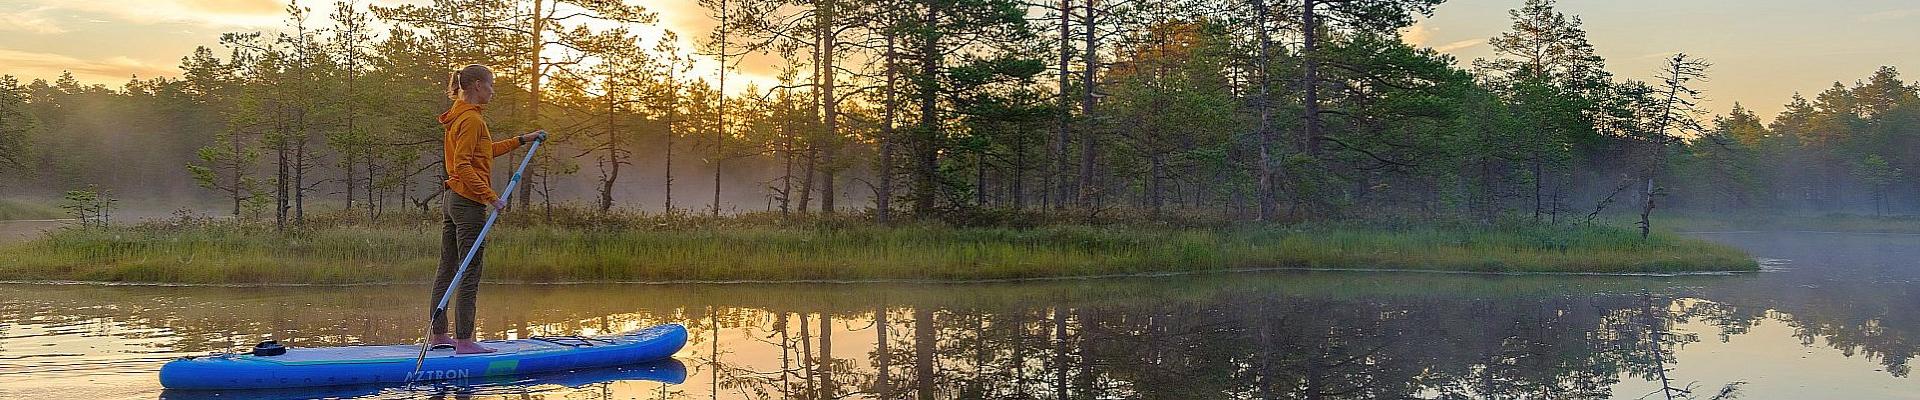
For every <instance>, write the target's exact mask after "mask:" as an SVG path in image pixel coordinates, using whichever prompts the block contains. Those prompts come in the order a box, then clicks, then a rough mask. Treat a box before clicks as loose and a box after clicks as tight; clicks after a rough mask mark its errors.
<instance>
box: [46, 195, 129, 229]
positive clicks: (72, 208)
mask: <svg viewBox="0 0 1920 400" xmlns="http://www.w3.org/2000/svg"><path fill="white" fill-rule="evenodd" d="M61 200H62V201H63V202H62V203H61V204H60V208H62V209H65V210H67V215H68V216H70V217H72V218H73V219H75V220H78V221H80V226H81V227H83V228H84V227H95V228H105V227H106V226H108V224H109V222H110V221H109V219H108V218H110V217H111V216H112V215H113V203H114V202H117V201H119V200H118V199H115V198H114V197H113V193H111V192H110V191H107V190H104V189H101V188H100V187H99V186H96V185H87V187H86V188H82V189H74V190H69V191H67V193H66V195H65V196H62V197H61Z"/></svg>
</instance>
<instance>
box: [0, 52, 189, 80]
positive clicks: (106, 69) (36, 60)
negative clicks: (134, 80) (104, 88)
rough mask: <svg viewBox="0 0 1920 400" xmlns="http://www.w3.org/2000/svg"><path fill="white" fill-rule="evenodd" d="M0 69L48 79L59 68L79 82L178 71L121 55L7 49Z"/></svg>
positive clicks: (25, 77)
mask: <svg viewBox="0 0 1920 400" xmlns="http://www.w3.org/2000/svg"><path fill="white" fill-rule="evenodd" d="M0 70H4V71H7V73H8V74H16V75H15V76H17V77H19V78H21V80H33V79H47V80H52V79H53V78H54V77H58V76H60V72H61V71H72V72H73V76H74V78H77V79H79V80H80V81H82V82H102V83H108V84H109V85H113V84H117V83H120V82H126V80H127V79H128V78H130V77H132V76H134V75H136V74H137V75H139V76H141V77H144V78H150V77H155V76H161V75H174V74H177V73H178V70H177V69H175V68H174V67H172V66H166V65H160V64H155V63H151V62H147V61H141V60H135V59H132V58H128V57H124V56H114V57H108V58H106V59H99V60H88V59H81V58H76V57H73V56H68V55H63V54H53V53H37V52H30V51H19V50H11V49H0Z"/></svg>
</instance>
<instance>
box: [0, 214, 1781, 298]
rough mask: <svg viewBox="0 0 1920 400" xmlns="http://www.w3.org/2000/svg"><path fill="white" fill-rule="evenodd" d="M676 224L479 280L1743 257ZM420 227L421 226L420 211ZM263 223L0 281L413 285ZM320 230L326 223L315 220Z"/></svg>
mask: <svg viewBox="0 0 1920 400" xmlns="http://www.w3.org/2000/svg"><path fill="white" fill-rule="evenodd" d="M723 220H725V219H721V220H711V221H698V220H687V221H686V222H688V223H686V224H684V225H674V224H671V223H662V222H657V221H650V222H646V223H634V224H632V226H618V227H608V226H602V227H597V228H594V227H587V228H582V227H577V226H572V227H565V226H560V225H532V226H526V225H520V226H515V225H511V224H509V225H505V226H502V227H499V228H497V229H496V231H495V232H496V233H495V234H494V235H495V237H493V238H491V239H490V240H489V244H488V245H487V249H486V254H487V256H486V259H485V264H484V273H483V275H484V276H485V277H486V278H487V279H490V280H505V281H535V282H552V281H627V280H649V281H661V280H813V279H829V280H832V279H930V280H971V279H1005V278H1033V277H1059V276H1085V275H1107V274H1133V273H1148V272H1185V271H1209V270H1221V269H1232V268H1264V267H1307V268H1381V269H1419V270H1447V271H1503V272H1504V271H1512V272H1519V271H1530V272H1673V271H1702V270H1751V269H1754V268H1755V267H1756V265H1755V263H1754V262H1753V261H1752V260H1751V259H1750V258H1749V257H1748V256H1746V255H1745V254H1742V253H1741V252H1740V251H1738V250H1735V249H1732V248H1729V247H1726V246H1722V245H1717V244H1713V243H1708V242H1704V241H1700V240H1695V239H1689V238H1684V237H1678V236H1673V235H1666V234H1661V235H1655V236H1654V237H1653V238H1652V239H1651V240H1647V241H1642V240H1640V239H1639V237H1638V235H1637V233H1634V232H1632V231H1629V230H1625V229H1619V228H1610V227H1578V226H1530V225H1511V226H1496V227H1482V226H1466V225H1458V226H1457V225H1447V224H1397V225H1360V224H1302V225H1293V226H1270V225H1269V226H1221V227H1170V226H1131V225H1124V226H1123V225H1102V226H1094V225H1054V226H1041V227H1035V228H1030V229H1020V228H990V227H978V228H968V227H952V226H947V225H941V224H919V225H905V226H893V227H882V226H875V225H870V224H864V223H859V222H851V221H837V222H836V221H826V222H820V221H816V222H815V223H810V224H782V223H755V222H751V221H737V220H736V221H723ZM416 221H417V220H416ZM310 226H316V227H317V228H310V229H302V230H295V231H292V232H288V233H284V234H274V233H271V232H272V230H271V227H270V226H262V225H259V224H256V223H245V222H230V221H198V222H188V223H175V224H167V223H148V224H143V225H139V226H119V227H113V228H73V229H66V230H61V231H57V232H54V233H51V234H50V235H49V236H48V237H46V238H44V239H41V240H37V241H32V242H28V243H21V244H15V245H10V246H7V247H4V248H0V279H7V280H89V281H135V282H178V283H269V282H271V283H358V282H404V281H415V282H417V281H424V280H427V279H430V278H431V277H432V276H433V273H434V270H435V266H436V265H437V264H438V263H439V257H440V238H439V227H438V226H437V225H434V224H427V223H419V222H415V223H411V224H384V225H378V226H368V225H357V224H312V225H310ZM320 226H324V227H320Z"/></svg>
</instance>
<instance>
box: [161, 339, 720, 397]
mask: <svg viewBox="0 0 1920 400" xmlns="http://www.w3.org/2000/svg"><path fill="white" fill-rule="evenodd" d="M481 343H484V344H485V345H486V346H487V347H491V348H493V349H494V350H497V351H495V352H493V353H484V354H454V352H453V349H437V350H433V351H431V352H429V353H428V354H427V357H426V361H425V363H424V365H422V366H421V367H420V369H419V371H417V372H416V371H414V360H415V358H414V357H415V356H416V355H417V354H418V352H419V349H420V348H419V347H418V346H413V345H391V346H345V347H323V348H287V349H285V352H284V353H282V354H277V355H266V354H274V353H278V351H273V352H260V351H256V352H255V354H219V355H212V356H202V357H186V358H181V359H178V360H173V361H170V362H167V364H166V365H164V366H161V367H160V386H163V387H166V388H168V389H189V390H201V389H269V388H291V387H312V386H335V385H365V384H382V383H404V382H421V381H437V380H448V379H468V378H478V377H484V376H502V375H524V374H535V373H541V372H552V371H564V370H571V369H585V368H601V367H612V366H620V365H629V364H639V363H645V362H649V361H657V360H661V359H666V358H669V357H672V356H673V354H674V353H676V352H679V351H680V347H682V346H685V345H686V344H687V328H686V327H684V326H680V325H679V324H667V325H660V326H655V327H651V328H646V329H641V330H636V331H633V332H628V333H626V334H621V335H610V336H596V337H571V336H568V337H535V338H528V339H518V340H492V341H484V342H481Z"/></svg>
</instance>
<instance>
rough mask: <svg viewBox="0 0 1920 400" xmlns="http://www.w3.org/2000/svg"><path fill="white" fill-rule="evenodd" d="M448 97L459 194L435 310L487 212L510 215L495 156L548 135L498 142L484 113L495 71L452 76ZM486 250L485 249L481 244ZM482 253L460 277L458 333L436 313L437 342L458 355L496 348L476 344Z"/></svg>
mask: <svg viewBox="0 0 1920 400" xmlns="http://www.w3.org/2000/svg"><path fill="white" fill-rule="evenodd" d="M447 98H449V99H452V100H453V108H450V109H448V110H447V112H446V113H442V114H440V125H444V126H445V127H446V130H447V131H446V136H445V137H444V139H443V141H444V144H445V146H446V148H445V155H446V159H445V161H446V167H447V190H449V191H452V192H453V194H454V195H450V196H447V207H446V214H445V218H444V219H443V220H442V224H441V225H442V227H441V231H440V273H439V275H437V276H436V277H435V278H434V279H433V298H432V300H433V306H434V307H436V308H437V307H438V306H439V303H440V296H442V295H443V294H444V293H446V292H447V285H450V284H452V283H453V282H452V281H453V275H454V273H456V272H458V271H459V269H460V261H461V260H462V259H464V258H465V257H466V255H467V250H468V249H470V248H472V247H473V244H474V241H475V240H477V239H479V237H480V228H481V226H482V225H485V224H486V222H487V212H489V211H498V212H505V211H506V208H507V199H504V198H501V197H500V195H498V194H496V193H494V191H493V187H492V186H491V183H490V182H489V177H491V176H492V170H493V158H494V157H498V156H500V155H502V154H507V152H509V151H513V149H514V148H517V147H520V145H522V144H526V143H528V142H532V141H535V140H542V139H546V137H547V134H546V132H545V131H536V132H534V133H529V134H525V135H520V136H515V137H514V138H512V139H506V140H501V141H498V142H495V141H493V138H492V136H491V134H489V133H488V132H487V121H486V120H485V119H482V118H481V116H480V112H481V111H484V110H486V107H484V106H485V105H486V104H487V101H489V100H493V71H491V70H488V69H487V67H485V66H482V65H478V64H475V65H468V66H466V67H465V68H461V69H460V70H459V71H455V72H454V73H453V74H452V75H450V76H448V77H447ZM481 250H482V251H485V250H486V246H481ZM480 253H481V252H474V255H473V261H472V262H471V263H470V264H469V265H467V273H466V275H463V276H461V278H460V290H459V291H458V292H457V293H456V295H457V296H459V301H458V302H455V303H454V304H455V306H454V307H453V309H454V332H453V336H452V337H448V336H447V318H446V314H445V312H435V313H434V314H433V338H432V341H433V344H434V346H436V347H437V346H439V345H453V350H454V352H455V353H459V354H472V353H491V352H493V349H489V348H486V347H483V346H480V344H478V343H474V341H473V310H474V295H475V294H476V293H477V292H479V291H480V265H481V263H480V260H481V255H480Z"/></svg>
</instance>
